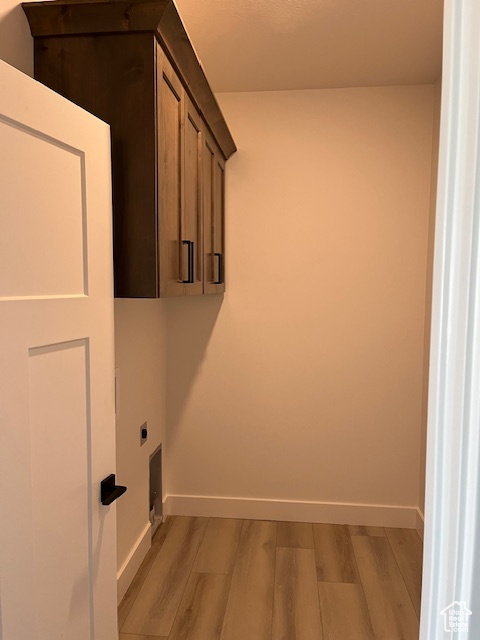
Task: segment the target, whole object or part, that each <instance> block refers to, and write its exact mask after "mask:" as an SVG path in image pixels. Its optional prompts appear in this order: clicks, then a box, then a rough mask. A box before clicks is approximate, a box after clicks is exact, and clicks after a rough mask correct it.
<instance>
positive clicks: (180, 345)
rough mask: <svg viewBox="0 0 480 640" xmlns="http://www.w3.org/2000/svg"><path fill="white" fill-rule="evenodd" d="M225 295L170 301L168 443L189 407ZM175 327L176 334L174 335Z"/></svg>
mask: <svg viewBox="0 0 480 640" xmlns="http://www.w3.org/2000/svg"><path fill="white" fill-rule="evenodd" d="M223 298H224V296H223V294H222V295H208V296H194V297H192V298H178V299H170V300H168V303H167V369H168V374H167V432H168V438H167V439H168V441H169V442H171V441H172V440H174V439H175V431H176V428H177V425H178V423H179V421H180V418H181V415H182V412H183V410H184V409H185V407H186V404H187V401H188V397H189V395H190V391H191V389H192V386H193V384H194V382H195V379H196V377H197V374H198V372H199V370H200V369H201V367H202V362H203V361H204V359H205V354H206V352H207V348H208V343H209V342H210V338H211V336H212V333H213V330H214V327H215V324H216V322H217V318H218V315H219V313H220V309H221V307H222V304H223ZM172 323H174V324H175V331H171V330H170V327H171V326H172Z"/></svg>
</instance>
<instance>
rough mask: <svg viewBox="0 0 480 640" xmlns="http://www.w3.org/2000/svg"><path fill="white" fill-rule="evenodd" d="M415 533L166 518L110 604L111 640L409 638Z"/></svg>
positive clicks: (415, 590) (418, 551) (416, 600)
mask: <svg viewBox="0 0 480 640" xmlns="http://www.w3.org/2000/svg"><path fill="white" fill-rule="evenodd" d="M421 579H422V543H421V540H420V538H419V537H418V534H417V532H416V531H412V530H409V529H383V528H382V527H360V526H347V525H331V524H305V523H291V522H288V523H287V522H270V521H268V522H267V521H258V520H232V519H220V518H194V517H186V516H175V517H171V518H168V519H167V521H166V523H165V524H163V525H162V526H161V527H160V529H159V530H158V532H157V534H156V535H155V538H154V540H153V543H152V548H151V550H150V551H149V553H148V554H147V557H146V558H145V560H144V562H143V564H142V566H141V567H140V569H139V571H138V573H137V575H136V576H135V579H134V580H133V582H132V584H131V586H130V588H129V589H128V591H127V593H126V595H125V597H124V599H123V600H122V603H121V604H120V607H119V610H118V615H119V628H120V640H418V626H419V613H420V593H421Z"/></svg>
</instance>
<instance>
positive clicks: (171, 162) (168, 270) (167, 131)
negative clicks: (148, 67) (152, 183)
mask: <svg viewBox="0 0 480 640" xmlns="http://www.w3.org/2000/svg"><path fill="white" fill-rule="evenodd" d="M157 91H158V97H157V104H158V107H157V118H158V141H157V144H158V180H157V182H158V187H157V188H158V205H157V206H158V218H159V224H158V232H159V236H158V247H159V252H160V296H161V297H164V296H181V295H183V290H184V287H183V284H182V282H181V280H182V279H183V278H182V264H181V257H182V252H181V234H182V229H181V196H180V175H181V172H180V167H181V162H182V148H181V126H182V106H183V105H182V92H183V88H182V85H181V83H180V80H179V79H178V77H177V76H176V74H175V72H174V70H173V68H172V66H171V65H170V63H169V62H168V60H167V59H166V57H165V55H164V54H163V53H162V51H161V49H160V47H159V46H158V45H157Z"/></svg>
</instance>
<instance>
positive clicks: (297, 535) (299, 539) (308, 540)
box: [277, 522, 314, 549]
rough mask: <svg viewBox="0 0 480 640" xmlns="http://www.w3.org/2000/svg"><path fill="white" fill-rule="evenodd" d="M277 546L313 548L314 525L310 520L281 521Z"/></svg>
mask: <svg viewBox="0 0 480 640" xmlns="http://www.w3.org/2000/svg"><path fill="white" fill-rule="evenodd" d="M277 547H294V548H298V549H313V548H314V546H313V527H312V525H311V524H310V523H309V522H279V523H278V533H277Z"/></svg>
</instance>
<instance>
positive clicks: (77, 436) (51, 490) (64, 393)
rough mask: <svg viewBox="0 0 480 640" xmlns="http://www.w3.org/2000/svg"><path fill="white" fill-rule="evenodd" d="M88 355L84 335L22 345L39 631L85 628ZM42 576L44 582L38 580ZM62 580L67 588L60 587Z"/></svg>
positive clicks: (77, 633)
mask: <svg viewBox="0 0 480 640" xmlns="http://www.w3.org/2000/svg"><path fill="white" fill-rule="evenodd" d="M88 360H89V358H88V341H87V340H77V341H73V342H66V343H61V344H56V345H52V346H46V347H37V348H34V349H30V350H29V358H28V369H29V372H28V373H29V412H30V442H31V450H30V457H31V474H32V475H31V483H32V496H31V508H32V529H33V530H34V531H43V535H40V536H36V537H35V539H34V547H33V557H32V565H31V580H32V582H33V583H34V591H35V593H36V594H37V597H36V602H35V605H36V606H35V631H36V634H37V635H38V637H40V638H43V637H45V638H46V637H48V636H49V634H50V637H52V638H61V637H62V635H61V634H62V632H63V631H64V629H66V628H68V629H69V633H70V634H72V636H73V637H79V638H81V637H84V638H88V637H90V635H91V626H92V622H93V607H92V605H93V592H92V587H93V582H94V571H93V566H92V553H91V539H90V532H89V510H90V509H91V506H90V508H89V504H88V496H89V495H90V491H91V489H90V482H91V479H90V477H89V474H88V469H89V468H90V467H91V451H90V442H91V434H90V415H91V409H90V402H89V397H88V393H87V375H88V373H89V364H88ZM66 425H68V427H67V428H65V427H66ZM47 460H48V465H47V464H45V461H47ZM52 470H54V472H53V473H52ZM63 479H68V481H66V482H65V481H64V480H63ZM59 504H61V505H62V507H61V509H62V516H63V517H62V519H61V520H58V518H57V511H58V508H59V507H58V505H59ZM45 576H49V579H50V585H51V586H50V588H49V589H44V588H43V585H44V583H45ZM69 584H73V588H72V589H71V590H70V589H66V588H65V587H66V585H69Z"/></svg>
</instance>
